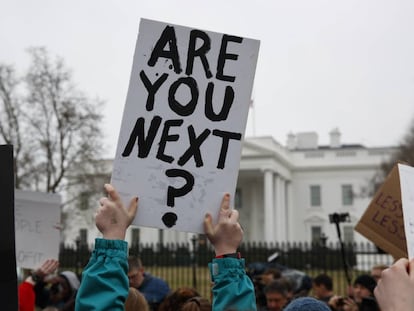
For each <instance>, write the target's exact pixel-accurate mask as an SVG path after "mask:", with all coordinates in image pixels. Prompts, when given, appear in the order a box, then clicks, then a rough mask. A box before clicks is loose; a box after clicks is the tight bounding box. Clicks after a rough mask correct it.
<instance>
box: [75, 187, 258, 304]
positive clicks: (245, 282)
mask: <svg viewBox="0 0 414 311" xmlns="http://www.w3.org/2000/svg"><path fill="white" fill-rule="evenodd" d="M105 190H106V192H107V193H108V196H107V197H103V198H101V199H100V201H99V202H100V207H99V208H98V210H97V212H96V215H95V223H96V226H97V228H98V230H99V231H100V232H101V233H102V238H96V240H95V249H94V250H93V252H92V255H91V258H90V260H89V262H88V264H87V265H86V267H85V268H84V270H83V273H82V282H81V285H80V288H79V291H78V294H77V295H76V305H75V310H76V311H89V310H111V311H117V310H119V311H121V310H124V305H125V301H126V298H127V296H128V290H129V281H128V261H127V252H128V244H127V243H126V242H125V241H124V239H125V234H126V230H127V228H128V227H129V226H130V224H131V223H132V220H133V219H134V217H135V215H136V211H137V208H138V198H133V199H132V200H131V201H130V203H129V206H128V208H125V207H124V205H123V203H122V200H121V198H120V196H119V194H118V192H117V191H116V190H115V188H114V187H113V186H112V185H110V184H106V185H105ZM238 218H239V215H238V212H237V211H236V210H232V209H230V195H229V194H225V195H224V197H223V200H222V202H221V206H220V212H219V217H218V222H217V224H215V225H213V223H212V217H211V215H210V214H207V215H206V217H205V220H204V230H205V233H206V236H207V238H208V239H209V241H210V242H211V244H212V245H213V247H214V250H215V253H216V258H214V259H213V262H212V263H211V264H210V265H209V268H210V273H211V277H212V281H213V288H212V293H213V306H212V309H213V310H223V311H224V310H230V309H233V310H237V311H255V310H256V304H255V295H254V288H253V284H252V282H251V280H250V278H249V277H248V276H247V274H246V271H245V264H244V259H242V258H240V256H239V255H240V254H239V253H237V249H238V246H239V244H240V243H241V240H242V237H243V230H242V229H241V226H240V224H239V222H238Z"/></svg>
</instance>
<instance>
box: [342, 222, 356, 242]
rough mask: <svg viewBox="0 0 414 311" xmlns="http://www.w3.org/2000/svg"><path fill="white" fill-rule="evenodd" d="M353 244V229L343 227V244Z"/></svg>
mask: <svg viewBox="0 0 414 311" xmlns="http://www.w3.org/2000/svg"><path fill="white" fill-rule="evenodd" d="M353 242H354V227H352V226H344V243H346V244H349V243H353Z"/></svg>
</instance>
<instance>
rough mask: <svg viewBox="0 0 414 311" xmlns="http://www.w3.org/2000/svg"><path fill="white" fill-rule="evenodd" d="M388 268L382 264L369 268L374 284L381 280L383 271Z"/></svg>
mask: <svg viewBox="0 0 414 311" xmlns="http://www.w3.org/2000/svg"><path fill="white" fill-rule="evenodd" d="M387 268H388V265H384V264H378V265H375V266H373V267H372V268H371V276H372V277H373V278H374V280H375V282H377V283H378V281H379V280H380V279H381V273H382V271H384V270H385V269H387Z"/></svg>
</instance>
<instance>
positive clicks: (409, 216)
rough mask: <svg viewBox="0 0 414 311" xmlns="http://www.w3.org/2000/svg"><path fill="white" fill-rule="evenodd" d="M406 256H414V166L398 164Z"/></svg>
mask: <svg viewBox="0 0 414 311" xmlns="http://www.w3.org/2000/svg"><path fill="white" fill-rule="evenodd" d="M398 171H399V175H400V187H401V204H402V210H403V217H404V231H405V239H406V241H407V252H408V258H409V259H410V260H411V259H412V258H414V167H412V166H408V165H403V164H398Z"/></svg>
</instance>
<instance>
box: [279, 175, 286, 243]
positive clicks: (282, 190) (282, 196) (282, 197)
mask: <svg viewBox="0 0 414 311" xmlns="http://www.w3.org/2000/svg"><path fill="white" fill-rule="evenodd" d="M279 210H280V220H281V221H280V222H279V224H280V236H279V241H282V242H285V241H286V227H287V215H286V180H285V179H283V178H280V187H279Z"/></svg>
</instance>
